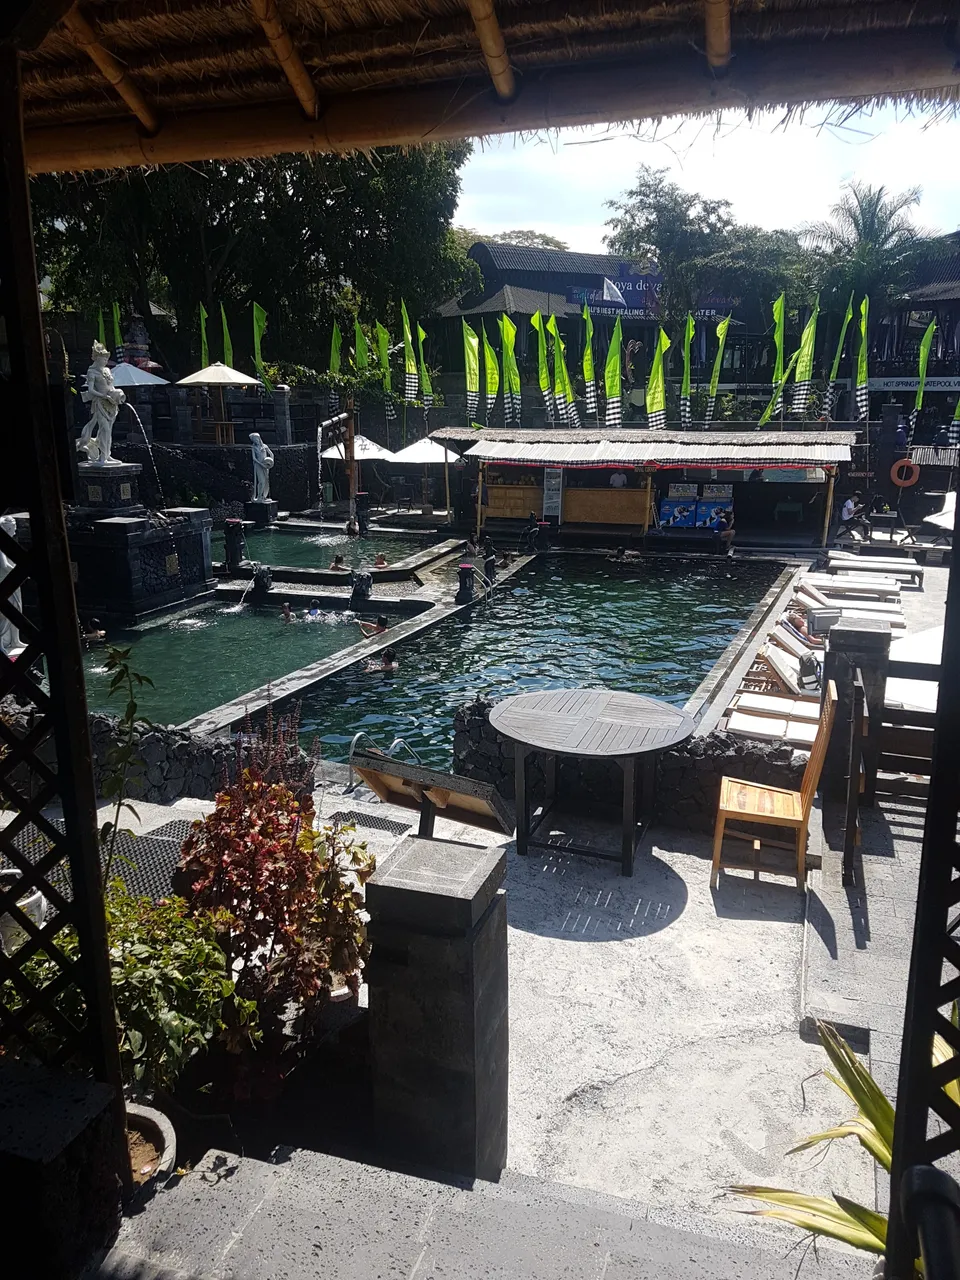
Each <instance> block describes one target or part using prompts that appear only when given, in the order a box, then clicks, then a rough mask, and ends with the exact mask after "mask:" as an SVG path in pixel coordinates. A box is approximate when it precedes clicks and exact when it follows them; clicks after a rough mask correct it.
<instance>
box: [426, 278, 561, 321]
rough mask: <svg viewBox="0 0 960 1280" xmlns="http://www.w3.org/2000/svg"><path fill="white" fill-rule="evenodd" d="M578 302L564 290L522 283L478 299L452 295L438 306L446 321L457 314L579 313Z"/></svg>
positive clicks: (437, 312)
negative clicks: (523, 284) (549, 289)
mask: <svg viewBox="0 0 960 1280" xmlns="http://www.w3.org/2000/svg"><path fill="white" fill-rule="evenodd" d="M582 309H583V308H582V306H581V304H580V303H579V302H568V301H567V300H566V298H564V296H563V294H562V293H556V292H554V293H547V291H546V290H545V289H525V288H524V287H523V286H522V285H516V284H505V285H504V286H503V288H501V289H498V290H497V291H496V293H491V294H490V296H489V297H487V298H481V300H480V301H479V302H471V301H464V302H460V301H459V300H458V299H457V298H450V299H449V300H448V301H447V302H443V303H441V304H440V306H439V307H437V311H436V314H437V315H438V316H443V317H444V318H445V319H447V320H451V319H456V317H457V316H487V315H500V313H501V312H506V314H507V315H521V316H532V315H533V313H534V312H535V311H542V312H543V313H544V315H551V314H552V315H555V316H560V317H563V316H578V315H580V313H581V311H582Z"/></svg>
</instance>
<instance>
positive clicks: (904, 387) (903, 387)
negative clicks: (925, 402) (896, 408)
mask: <svg viewBox="0 0 960 1280" xmlns="http://www.w3.org/2000/svg"><path fill="white" fill-rule="evenodd" d="M919 385H920V379H919V378H871V379H870V390H871V391H916V389H917V387H919ZM926 390H927V391H960V377H958V378H930V377H928V378H927V381H926Z"/></svg>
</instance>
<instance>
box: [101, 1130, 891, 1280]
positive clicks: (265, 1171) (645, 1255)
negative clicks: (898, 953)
mask: <svg viewBox="0 0 960 1280" xmlns="http://www.w3.org/2000/svg"><path fill="white" fill-rule="evenodd" d="M662 1216H669V1215H661V1217H662ZM695 1225H696V1226H700V1227H702V1228H705V1230H691V1229H690V1227H691V1226H695ZM755 1227H756V1228H757V1229H756V1230H754V1228H755ZM718 1232H719V1233H718ZM758 1239H766V1237H765V1236H764V1233H763V1229H762V1228H760V1227H757V1224H754V1223H750V1222H748V1221H746V1220H745V1221H744V1224H743V1226H742V1227H736V1228H732V1229H730V1228H727V1229H725V1230H724V1229H718V1228H717V1227H716V1226H711V1225H710V1224H708V1223H707V1222H706V1221H699V1222H698V1221H696V1220H694V1219H691V1218H689V1217H687V1218H682V1219H681V1218H679V1217H677V1221H676V1223H674V1224H670V1223H668V1222H666V1221H663V1220H656V1218H655V1217H654V1216H653V1215H651V1214H650V1213H649V1212H648V1210H646V1209H645V1208H644V1207H643V1206H638V1205H634V1204H631V1203H629V1202H627V1201H622V1200H618V1199H617V1198H616V1197H612V1196H603V1195H595V1194H593V1193H591V1192H586V1191H581V1190H579V1189H577V1188H573V1187H562V1186H558V1185H556V1184H552V1183H546V1182H543V1181H540V1180H538V1179H536V1178H526V1177H522V1176H519V1175H513V1174H507V1175H504V1177H503V1178H502V1179H501V1181H500V1182H499V1183H497V1184H493V1183H479V1182H478V1183H474V1184H470V1183H468V1182H465V1181H463V1180H458V1179H454V1178H443V1177H442V1176H438V1177H427V1176H416V1175H414V1174H411V1173H400V1172H395V1171H391V1170H386V1169H380V1168H375V1167H373V1166H370V1165H362V1164H358V1163H355V1162H352V1161H349V1160H342V1159H339V1158H337V1157H335V1156H330V1155H325V1154H322V1153H317V1152H309V1151H302V1150H292V1151H291V1150H287V1151H282V1152H280V1153H278V1155H277V1157H276V1163H271V1164H266V1163H263V1162H260V1161H256V1160H251V1159H248V1158H241V1157H238V1156H233V1155H227V1154H225V1153H223V1152H216V1151H211V1152H208V1153H207V1155H206V1156H205V1157H204V1159H203V1160H202V1161H201V1162H200V1163H199V1164H198V1166H197V1167H196V1169H194V1171H193V1172H192V1173H190V1174H188V1175H187V1176H186V1177H185V1178H183V1179H182V1180H181V1181H180V1182H179V1183H178V1184H176V1185H173V1186H171V1187H169V1188H168V1189H167V1190H165V1191H161V1192H160V1193H158V1194H157V1195H156V1196H155V1197H154V1198H153V1200H152V1201H151V1202H150V1203H149V1204H148V1205H147V1206H146V1207H145V1209H144V1210H143V1211H142V1212H140V1213H138V1214H137V1215H135V1216H133V1217H130V1218H128V1219H126V1220H125V1222H124V1226H123V1230H122V1232H121V1236H120V1239H119V1240H118V1242H117V1246H116V1248H115V1249H114V1250H113V1252H112V1253H111V1254H110V1256H109V1257H108V1258H107V1260H106V1261H105V1262H104V1263H103V1265H102V1266H101V1268H100V1270H99V1271H98V1272H95V1273H94V1277H96V1278H97V1280H134V1277H137V1278H138V1280H139V1275H140V1273H138V1272H136V1271H129V1270H127V1271H124V1270H123V1269H122V1267H128V1268H129V1266H130V1260H131V1259H141V1260H142V1261H143V1263H144V1264H149V1265H150V1266H151V1267H153V1268H156V1270H155V1271H144V1272H143V1273H142V1274H143V1277H144V1280H180V1277H181V1275H185V1276H187V1277H190V1280H194V1278H198V1277H202V1280H307V1278H308V1277H323V1280H375V1278H379V1277H383V1278H384V1280H386V1278H390V1280H392V1278H394V1277H396V1278H397V1280H401V1278H403V1277H407V1278H408V1280H414V1277H415V1278H416V1280H440V1278H441V1277H443V1280H468V1278H469V1280H487V1278H490V1277H493V1278H495V1280H559V1278H561V1277H563V1278H564V1280H581V1278H582V1280H662V1278H664V1277H670V1280H794V1277H795V1275H796V1270H797V1261H798V1259H797V1256H796V1254H795V1252H791V1253H790V1254H789V1256H787V1250H788V1249H789V1247H790V1245H791V1244H793V1243H795V1241H794V1240H793V1238H792V1237H790V1238H786V1237H785V1238H782V1239H780V1240H778V1241H777V1242H776V1246H775V1248H773V1249H763V1248H758V1247H756V1244H755V1243H754V1242H753V1241H754V1240H758ZM111 1268H113V1269H111ZM118 1268H120V1269H118ZM871 1270H872V1260H871V1259H869V1258H868V1257H867V1256H866V1255H849V1256H848V1255H845V1254H841V1253H838V1252H830V1251H827V1250H821V1251H820V1257H819V1260H815V1259H814V1257H813V1255H812V1254H811V1255H810V1257H809V1258H808V1260H807V1262H806V1263H805V1265H804V1275H805V1276H806V1277H808V1280H860V1278H863V1280H866V1277H868V1276H869V1275H870V1273H871Z"/></svg>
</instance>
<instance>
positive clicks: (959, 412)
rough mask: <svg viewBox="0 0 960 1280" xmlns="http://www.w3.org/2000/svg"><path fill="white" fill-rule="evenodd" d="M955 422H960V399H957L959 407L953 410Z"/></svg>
mask: <svg viewBox="0 0 960 1280" xmlns="http://www.w3.org/2000/svg"><path fill="white" fill-rule="evenodd" d="M953 420H954V422H960V400H958V401H957V407H956V408H955V409H954V411H953Z"/></svg>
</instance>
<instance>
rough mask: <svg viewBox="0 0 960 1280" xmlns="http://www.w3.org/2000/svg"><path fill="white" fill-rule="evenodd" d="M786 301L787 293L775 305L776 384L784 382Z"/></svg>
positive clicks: (774, 362)
mask: <svg viewBox="0 0 960 1280" xmlns="http://www.w3.org/2000/svg"><path fill="white" fill-rule="evenodd" d="M786 299H787V295H786V294H785V293H781V295H780V297H779V298H778V299H777V300H776V302H775V303H774V304H773V344H774V347H775V348H776V355H775V357H774V361H773V381H774V383H778V382H782V381H783V339H784V326H785V321H786V316H785V307H786Z"/></svg>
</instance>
